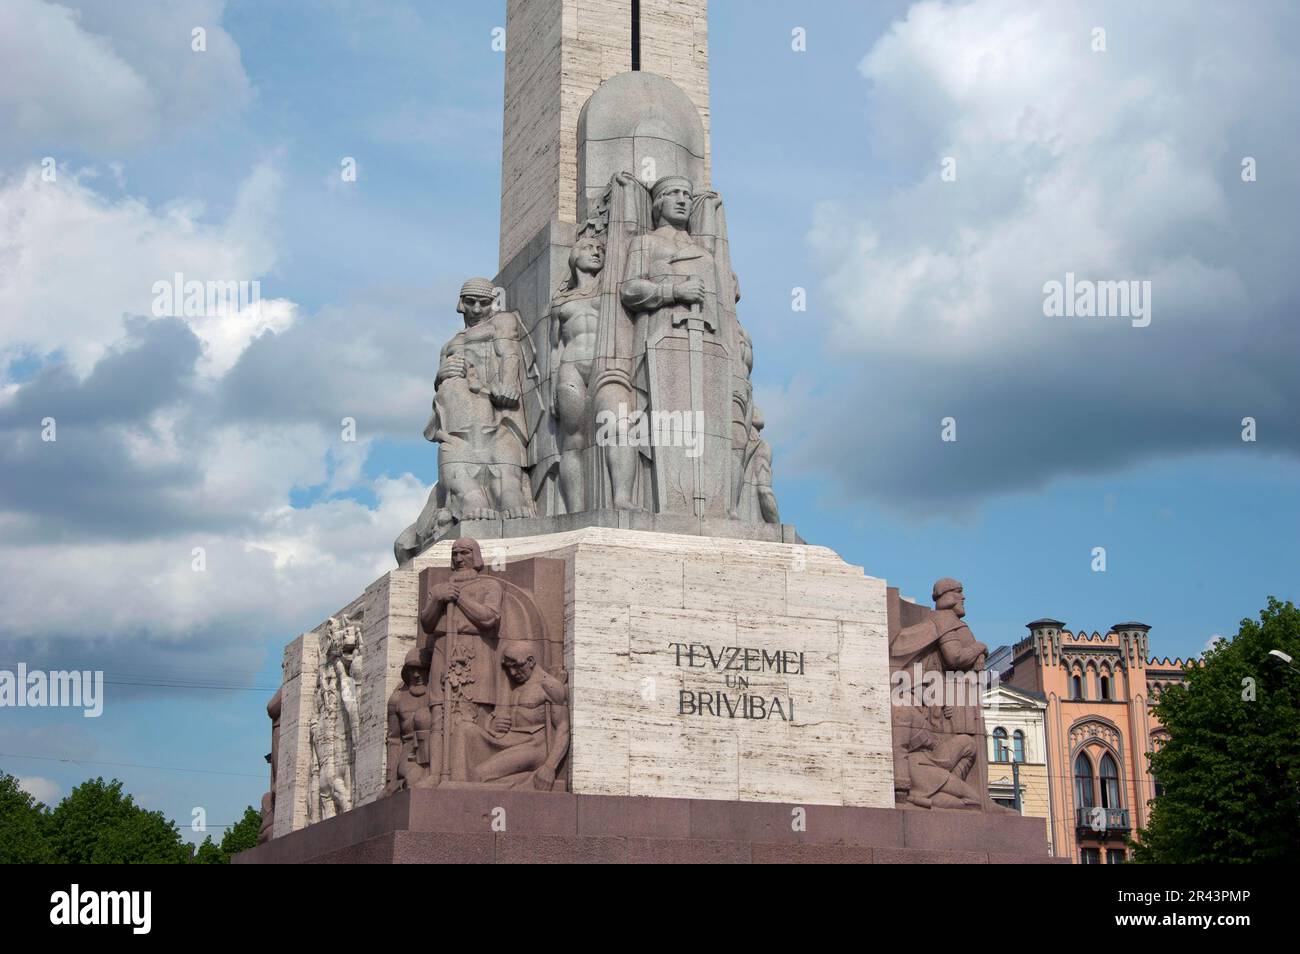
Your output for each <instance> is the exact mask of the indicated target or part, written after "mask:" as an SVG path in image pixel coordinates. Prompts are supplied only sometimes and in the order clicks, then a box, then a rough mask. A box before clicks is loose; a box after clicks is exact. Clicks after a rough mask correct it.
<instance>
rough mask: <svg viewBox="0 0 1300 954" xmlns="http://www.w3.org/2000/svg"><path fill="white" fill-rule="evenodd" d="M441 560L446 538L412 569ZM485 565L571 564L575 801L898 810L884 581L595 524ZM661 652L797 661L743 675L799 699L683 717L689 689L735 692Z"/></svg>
mask: <svg viewBox="0 0 1300 954" xmlns="http://www.w3.org/2000/svg"><path fill="white" fill-rule="evenodd" d="M449 556H450V543H448V542H444V543H440V544H437V545H435V546H434V547H432V548H431V549H430V550H428V551H426V552H425V553H423V554H421V555H420V556H419V557H417V558H416V559H415V560H414V561H413V564H412V567H413V569H415V570H416V571H418V570H419V569H421V568H423V567H424V566H428V565H442V564H443V563H445V561H447V560H448V559H449ZM483 556H484V559H486V560H487V561H488V562H489V563H490V562H491V561H492V560H493V559H498V558H502V557H504V558H505V559H507V560H509V559H514V558H518V557H525V556H548V557H552V558H556V559H562V560H564V561H565V563H566V574H565V581H566V583H565V588H566V592H565V664H566V668H567V669H568V670H569V680H570V683H569V684H570V688H571V698H572V700H573V751H572V756H571V757H572V773H573V774H572V780H573V781H572V786H573V791H575V792H578V793H582V794H604V795H657V796H678V797H694V798H717V799H738V800H746V801H788V802H805V803H809V804H832V805H871V806H878V807H892V806H893V803H894V800H893V762H892V755H891V729H890V722H889V700H888V686H889V675H888V658H887V648H886V647H887V619H886V604H885V584H884V582H883V581H881V580H878V579H873V578H871V577H867V576H865V575H864V574H863V572H862V569H861V568H860V567H855V566H851V565H850V564H847V563H845V562H844V561H843V560H841V559H840V558H839V556H837V555H836V554H835V553H834V552H833V551H831V550H828V549H826V548H824V547H810V546H802V545H795V544H783V543H761V542H755V541H744V540H722V539H717V538H709V537H682V536H678V535H675V534H659V533H647V532H643V531H631V530H617V529H611V528H605V527H590V528H586V529H583V530H577V531H573V532H569V533H553V534H549V535H546V536H538V537H523V538H517V539H505V540H492V541H484V542H483ZM670 643H684V644H691V643H694V644H696V645H697V646H704V645H708V646H710V647H711V648H712V650H713V652H714V653H718V652H719V651H720V650H721V649H722V647H724V646H733V647H748V648H751V649H755V650H760V651H761V650H767V651H768V652H769V653H774V652H777V651H781V650H785V651H789V652H794V653H800V652H802V653H803V654H804V655H803V660H804V664H803V668H804V672H803V673H802V674H789V675H785V674H774V673H770V672H764V673H761V674H760V673H755V672H750V673H747V674H744V673H742V675H746V676H747V678H748V679H749V681H750V687H749V689H748V692H749V693H752V694H756V695H760V696H764V697H768V698H770V697H772V696H780V697H782V698H784V699H793V700H794V717H793V719H792V720H790V721H783V720H781V719H743V718H728V717H725V716H717V715H686V714H682V713H681V711H680V710H681V708H682V707H681V699H680V696H679V693H680V692H681V690H683V689H686V690H690V691H696V692H699V691H705V692H713V693H716V692H723V693H728V694H730V695H731V696H732V697H735V696H737V695H739V694H741V693H742V692H743V691H742V690H738V689H735V688H728V687H727V686H726V674H724V673H723V672H722V671H717V672H715V671H712V670H711V669H709V668H707V667H689V666H678V665H676V664H675V663H676V653H675V651H674V650H673V649H671V648H670V647H669V644H670ZM698 661H699V660H698V659H697V662H698ZM733 676H734V674H733Z"/></svg>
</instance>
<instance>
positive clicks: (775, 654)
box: [668, 643, 804, 722]
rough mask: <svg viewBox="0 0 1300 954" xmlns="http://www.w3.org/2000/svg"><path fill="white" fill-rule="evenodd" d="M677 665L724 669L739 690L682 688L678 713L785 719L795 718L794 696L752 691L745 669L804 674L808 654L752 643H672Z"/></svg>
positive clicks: (678, 702) (716, 716)
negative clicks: (719, 644) (716, 646)
mask: <svg viewBox="0 0 1300 954" xmlns="http://www.w3.org/2000/svg"><path fill="white" fill-rule="evenodd" d="M668 648H669V649H671V650H673V651H674V653H675V656H674V665H676V666H678V667H685V668H689V669H711V670H713V671H714V672H720V673H723V674H724V675H725V677H726V685H727V687H728V688H732V689H736V690H738V691H737V692H734V693H732V692H710V691H706V690H703V689H681V690H679V691H678V694H677V714H678V715H711V716H714V717H715V718H721V719H772V718H777V719H781V720H782V721H784V722H793V721H794V699H793V698H792V697H790V696H784V697H782V696H767V695H760V694H758V693H754V692H749V691H748V690H749V676H747V675H744V674H745V673H765V672H767V673H777V674H780V675H785V676H802V675H803V674H804V654H803V653H802V652H796V651H793V650H784V649H778V650H770V651H769V650H766V649H756V648H754V647H752V646H722V647H721V648H719V649H717V650H716V651H715V650H714V648H713V647H712V646H709V645H708V644H706V643H669V644H668Z"/></svg>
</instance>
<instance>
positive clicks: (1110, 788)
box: [1100, 752, 1121, 808]
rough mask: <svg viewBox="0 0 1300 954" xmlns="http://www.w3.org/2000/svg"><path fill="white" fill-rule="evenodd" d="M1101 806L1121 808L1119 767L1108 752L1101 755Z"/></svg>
mask: <svg viewBox="0 0 1300 954" xmlns="http://www.w3.org/2000/svg"><path fill="white" fill-rule="evenodd" d="M1100 774H1101V807H1102V808H1119V807H1121V806H1120V799H1119V768H1118V767H1117V766H1116V765H1115V760H1114V759H1113V758H1111V757H1110V753H1109V752H1107V753H1106V754H1105V755H1103V756H1102V757H1101V770H1100Z"/></svg>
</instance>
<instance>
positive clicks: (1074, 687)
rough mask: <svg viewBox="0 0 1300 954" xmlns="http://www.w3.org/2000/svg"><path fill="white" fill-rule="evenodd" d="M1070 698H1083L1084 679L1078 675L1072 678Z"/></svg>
mask: <svg viewBox="0 0 1300 954" xmlns="http://www.w3.org/2000/svg"><path fill="white" fill-rule="evenodd" d="M1070 698H1071V699H1082V698H1083V677H1082V676H1080V675H1078V674H1077V673H1076V674H1075V675H1074V676H1072V677H1071V678H1070Z"/></svg>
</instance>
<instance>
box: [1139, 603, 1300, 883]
mask: <svg viewBox="0 0 1300 954" xmlns="http://www.w3.org/2000/svg"><path fill="white" fill-rule="evenodd" d="M1272 649H1280V650H1282V651H1283V652H1285V653H1287V654H1288V655H1290V656H1292V657H1293V658H1294V657H1300V609H1297V608H1296V607H1295V606H1294V605H1292V604H1291V603H1290V602H1285V603H1283V602H1280V601H1278V600H1277V599H1274V598H1272V597H1270V598H1269V601H1268V607H1267V609H1265V610H1264V611H1263V612H1261V613H1260V617H1259V621H1258V622H1256V621H1255V620H1250V619H1246V620H1242V622H1241V630H1240V632H1238V633H1237V636H1236V638H1235V639H1233V640H1232V641H1231V642H1229V641H1227V640H1220V641H1219V642H1217V643H1216V644H1215V646H1214V647H1213V648H1212V649H1210V650H1208V651H1207V652H1206V653H1205V654H1204V656H1203V658H1202V665H1200V666H1193V667H1190V668H1189V669H1188V671H1187V681H1186V683H1185V684H1184V685H1181V686H1171V687H1170V688H1168V689H1167V690H1166V691H1165V692H1164V694H1163V695H1162V696H1161V697H1160V701H1159V703H1158V704H1157V705H1156V709H1155V711H1156V714H1157V715H1158V716H1159V717H1160V720H1161V722H1163V723H1164V726H1165V728H1166V729H1168V730H1169V741H1168V742H1166V743H1165V745H1164V747H1163V748H1162V749H1161V750H1160V751H1159V752H1157V753H1155V754H1154V755H1152V756H1151V770H1152V772H1153V773H1154V774H1155V775H1156V777H1158V778H1159V779H1160V782H1161V785H1162V787H1163V794H1161V796H1160V797H1159V798H1157V799H1155V800H1154V801H1153V802H1152V803H1151V804H1152V809H1151V817H1150V824H1149V826H1148V827H1147V828H1145V829H1143V830H1142V832H1141V833H1140V838H1141V842H1140V843H1139V844H1136V845H1134V860H1135V861H1138V862H1154V863H1174V864H1194V863H1206V862H1264V861H1300V674H1297V673H1296V672H1294V671H1292V670H1287V669H1283V668H1281V667H1278V666H1276V665H1274V664H1272V663H1270V662H1269V655H1268V653H1269V650H1272Z"/></svg>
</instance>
